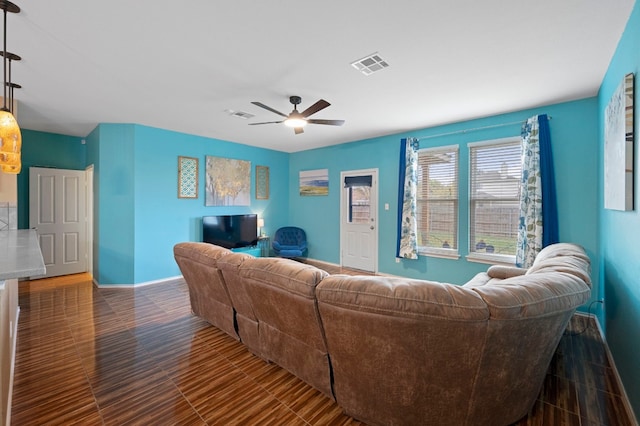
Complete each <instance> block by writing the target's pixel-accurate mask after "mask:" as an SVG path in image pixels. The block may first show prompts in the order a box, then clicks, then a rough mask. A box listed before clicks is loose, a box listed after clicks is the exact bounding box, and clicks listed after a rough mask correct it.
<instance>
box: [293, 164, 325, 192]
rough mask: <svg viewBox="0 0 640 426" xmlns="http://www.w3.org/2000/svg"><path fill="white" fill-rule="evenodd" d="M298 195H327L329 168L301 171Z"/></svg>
mask: <svg viewBox="0 0 640 426" xmlns="http://www.w3.org/2000/svg"><path fill="white" fill-rule="evenodd" d="M300 195H302V196H305V197H308V196H314V195H329V169H318V170H305V171H301V172H300Z"/></svg>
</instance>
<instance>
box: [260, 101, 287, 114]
mask: <svg viewBox="0 0 640 426" xmlns="http://www.w3.org/2000/svg"><path fill="white" fill-rule="evenodd" d="M251 103H252V104H254V105H256V106H259V107H260V108H264V109H266V110H267V111H271V112H273V113H276V114H278V115H281V116H283V117H289V116H288V115H287V114H283V113H281V112H280V111H276V110H275V109H273V108H271V107H269V106H266V105H265V104H263V103H261V102H255V101H254V102H251Z"/></svg>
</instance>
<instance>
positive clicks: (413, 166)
mask: <svg viewBox="0 0 640 426" xmlns="http://www.w3.org/2000/svg"><path fill="white" fill-rule="evenodd" d="M417 186H418V140H417V139H415V138H407V139H402V140H401V141H400V173H399V179H398V243H397V247H396V257H402V258H405V259H417V258H418V240H417V234H418V224H417V222H416V191H417Z"/></svg>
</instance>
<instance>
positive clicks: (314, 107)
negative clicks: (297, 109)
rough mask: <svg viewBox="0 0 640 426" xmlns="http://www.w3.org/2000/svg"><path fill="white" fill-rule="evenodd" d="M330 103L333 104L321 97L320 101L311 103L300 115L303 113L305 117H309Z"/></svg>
mask: <svg viewBox="0 0 640 426" xmlns="http://www.w3.org/2000/svg"><path fill="white" fill-rule="evenodd" d="M329 105H331V104H330V103H329V102H327V101H325V100H324V99H320V100H319V101H318V102H316V103H315V104H313V105H311V106H310V107H309V108H307V109H305V110H304V111H302V112H301V113H300V115H302V116H303V117H305V118H306V117H309V116H310V115H311V114H315V113H316V112H318V111H321V110H323V109H325V108H326V107H328V106H329Z"/></svg>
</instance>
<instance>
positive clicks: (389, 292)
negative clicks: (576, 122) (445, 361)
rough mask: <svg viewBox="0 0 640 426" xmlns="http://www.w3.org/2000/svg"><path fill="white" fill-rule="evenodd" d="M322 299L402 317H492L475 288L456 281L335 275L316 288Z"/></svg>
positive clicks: (318, 295) (319, 298) (353, 307)
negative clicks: (454, 282) (441, 281)
mask: <svg viewBox="0 0 640 426" xmlns="http://www.w3.org/2000/svg"><path fill="white" fill-rule="evenodd" d="M316 293H317V297H318V301H321V302H326V303H329V304H332V305H337V306H342V307H345V308H349V309H355V310H359V311H363V312H372V313H379V314H383V315H392V316H398V317H407V318H411V317H434V316H435V317H442V318H450V319H466V320H478V319H487V318H488V317H489V314H488V310H487V306H486V304H485V303H484V302H483V301H482V299H481V298H480V297H479V296H478V295H477V294H476V293H474V292H473V291H472V290H470V289H467V288H465V287H460V286H457V285H454V284H444V283H439V282H435V281H422V280H413V279H408V278H399V277H383V276H348V275H331V276H329V277H327V278H325V279H324V280H322V282H321V283H320V284H319V285H318V288H317V289H316Z"/></svg>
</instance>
